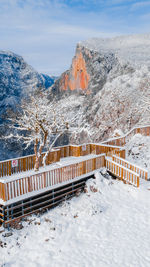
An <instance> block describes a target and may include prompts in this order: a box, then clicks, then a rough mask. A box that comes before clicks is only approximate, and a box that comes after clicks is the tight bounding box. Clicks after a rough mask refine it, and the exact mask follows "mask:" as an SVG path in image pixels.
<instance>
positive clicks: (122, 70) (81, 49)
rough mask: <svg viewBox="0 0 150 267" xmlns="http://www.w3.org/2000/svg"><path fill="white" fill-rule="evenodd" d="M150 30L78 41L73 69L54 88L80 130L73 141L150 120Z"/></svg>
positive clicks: (93, 138)
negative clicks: (147, 98)
mask: <svg viewBox="0 0 150 267" xmlns="http://www.w3.org/2000/svg"><path fill="white" fill-rule="evenodd" d="M149 51H150V34H145V35H131V36H121V37H116V38H106V39H102V38H99V39H97V38H96V39H95V38H94V39H90V40H86V41H83V42H80V43H78V44H77V47H76V52H75V56H74V57H73V60H72V64H71V67H70V69H69V70H67V71H66V72H64V73H63V74H62V75H61V76H60V78H59V79H58V80H57V81H56V82H55V83H54V85H53V86H52V87H51V88H50V96H51V97H53V95H56V96H57V97H58V101H60V105H63V103H66V102H67V107H68V113H70V114H72V116H73V114H76V115H77V114H78V116H77V119H76V126H77V127H78V128H80V130H79V131H78V132H76V133H75V134H73V135H72V137H71V139H70V142H73V143H74V142H76V143H82V142H88V141H92V142H95V141H96V142H99V141H102V140H104V139H106V138H108V137H110V136H111V135H112V134H113V132H114V130H116V129H120V130H122V131H123V132H126V131H127V130H129V129H131V128H132V127H133V126H135V125H137V124H146V123H150V116H149V115H150V114H149V113H148V112H147V107H148V104H147V103H145V102H144V98H145V97H147V96H148V95H149V92H150V53H149Z"/></svg>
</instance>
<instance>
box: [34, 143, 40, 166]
mask: <svg viewBox="0 0 150 267" xmlns="http://www.w3.org/2000/svg"><path fill="white" fill-rule="evenodd" d="M37 146H38V140H37V139H36V142H35V145H34V152H35V165H34V170H35V171H38V170H39V165H40V164H39V156H38V151H37Z"/></svg>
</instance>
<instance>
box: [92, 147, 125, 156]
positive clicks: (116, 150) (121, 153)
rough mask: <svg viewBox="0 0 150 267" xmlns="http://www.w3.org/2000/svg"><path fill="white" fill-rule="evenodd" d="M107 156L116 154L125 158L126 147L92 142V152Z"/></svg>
mask: <svg viewBox="0 0 150 267" xmlns="http://www.w3.org/2000/svg"><path fill="white" fill-rule="evenodd" d="M103 153H105V154H106V156H109V157H110V156H112V155H114V154H116V155H118V156H120V157H122V158H125V149H123V148H122V147H117V146H112V145H103V144H91V154H96V155H99V154H103Z"/></svg>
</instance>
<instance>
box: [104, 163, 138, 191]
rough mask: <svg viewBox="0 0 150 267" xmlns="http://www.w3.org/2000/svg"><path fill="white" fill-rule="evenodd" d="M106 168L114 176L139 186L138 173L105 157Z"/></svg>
mask: <svg viewBox="0 0 150 267" xmlns="http://www.w3.org/2000/svg"><path fill="white" fill-rule="evenodd" d="M106 168H107V169H108V170H109V171H110V172H111V173H112V174H114V175H115V176H117V177H118V178H120V179H121V180H123V181H124V182H127V183H129V184H132V185H135V186H137V187H139V174H137V173H136V172H134V171H132V170H130V169H127V168H126V167H124V166H122V165H120V164H118V163H117V162H115V161H112V160H110V159H108V158H106Z"/></svg>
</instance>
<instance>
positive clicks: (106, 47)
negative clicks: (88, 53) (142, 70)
mask: <svg viewBox="0 0 150 267" xmlns="http://www.w3.org/2000/svg"><path fill="white" fill-rule="evenodd" d="M80 45H83V46H84V47H87V48H88V49H90V50H95V51H98V52H100V53H107V52H112V53H115V54H116V56H117V57H118V58H120V59H121V60H122V61H124V62H127V61H129V62H130V63H131V64H133V65H134V66H135V67H137V65H138V66H141V65H144V64H145V65H148V66H150V54H149V49H150V34H140V35H127V36H118V37H114V38H105V39H102V38H93V39H89V40H86V41H83V42H80Z"/></svg>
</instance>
